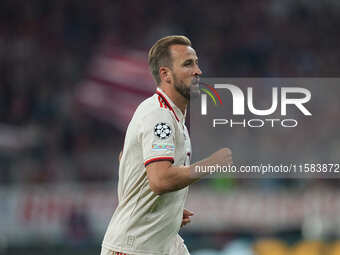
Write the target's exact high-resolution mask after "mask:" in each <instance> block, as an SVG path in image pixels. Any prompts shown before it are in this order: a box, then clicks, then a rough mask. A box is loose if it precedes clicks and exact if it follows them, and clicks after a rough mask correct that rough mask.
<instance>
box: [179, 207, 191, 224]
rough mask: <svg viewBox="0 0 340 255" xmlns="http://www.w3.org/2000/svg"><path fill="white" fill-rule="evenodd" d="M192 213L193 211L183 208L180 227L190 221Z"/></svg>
mask: <svg viewBox="0 0 340 255" xmlns="http://www.w3.org/2000/svg"><path fill="white" fill-rule="evenodd" d="M193 215H194V213H193V212H190V211H189V210H187V209H184V210H183V219H182V224H181V227H184V226H185V225H186V224H188V223H190V222H191V220H190V217H191V216H193Z"/></svg>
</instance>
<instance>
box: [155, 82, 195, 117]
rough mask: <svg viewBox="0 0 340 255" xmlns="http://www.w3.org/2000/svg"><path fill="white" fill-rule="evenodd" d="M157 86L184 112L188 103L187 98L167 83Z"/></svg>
mask: <svg viewBox="0 0 340 255" xmlns="http://www.w3.org/2000/svg"><path fill="white" fill-rule="evenodd" d="M159 87H160V88H161V89H162V90H163V91H164V93H165V94H166V95H167V96H168V97H169V98H170V99H171V100H172V102H174V104H175V105H176V106H177V107H178V108H179V109H180V110H181V112H182V113H183V114H184V113H185V109H186V108H187V105H188V100H187V99H186V98H185V97H183V96H182V95H181V94H180V93H178V91H177V90H176V89H175V88H174V87H173V86H169V85H168V84H165V85H164V84H160V85H159Z"/></svg>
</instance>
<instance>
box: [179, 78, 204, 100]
mask: <svg viewBox="0 0 340 255" xmlns="http://www.w3.org/2000/svg"><path fill="white" fill-rule="evenodd" d="M198 83H199V80H198V79H196V78H194V79H193V80H192V83H191V86H189V87H187V86H186V85H185V83H184V82H183V81H181V80H178V79H177V77H176V76H174V87H175V89H176V91H177V92H178V93H179V94H181V95H182V96H183V97H184V98H185V99H186V100H188V101H190V94H191V93H190V92H192V93H193V95H194V96H195V97H196V96H198V95H199V84H198ZM196 94H197V95H196Z"/></svg>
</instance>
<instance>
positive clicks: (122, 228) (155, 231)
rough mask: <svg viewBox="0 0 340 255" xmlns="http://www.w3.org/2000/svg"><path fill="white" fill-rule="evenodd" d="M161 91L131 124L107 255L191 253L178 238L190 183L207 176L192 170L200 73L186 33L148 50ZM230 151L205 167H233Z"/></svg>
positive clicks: (105, 244)
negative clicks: (193, 98) (189, 123)
mask: <svg viewBox="0 0 340 255" xmlns="http://www.w3.org/2000/svg"><path fill="white" fill-rule="evenodd" d="M148 61H149V66H150V69H151V71H152V75H153V77H154V79H155V81H156V83H157V90H156V93H155V94H154V95H153V96H152V97H150V98H148V99H146V100H145V101H144V102H142V103H141V104H140V105H139V106H138V108H137V110H136V112H135V113H134V115H133V117H132V120H131V122H130V124H129V126H128V129H127V132H126V137H125V142H124V147H123V148H124V149H123V152H122V155H121V160H120V164H119V182H118V199H119V202H118V206H117V208H116V210H115V212H114V214H113V216H112V219H111V221H110V223H109V226H108V228H107V231H106V234H105V237H104V241H103V244H102V252H101V254H102V255H112V254H119V255H120V254H129V255H130V254H131V255H165V254H171V255H176V254H181V255H185V254H189V252H188V250H187V248H186V246H185V244H184V241H183V239H182V238H181V237H180V236H179V235H178V231H179V229H180V227H181V226H184V225H185V224H187V223H189V222H190V217H191V216H192V215H193V214H192V213H191V212H190V211H189V210H186V209H184V204H185V200H186V197H187V193H188V186H189V185H190V184H192V183H193V182H195V181H197V180H198V179H200V178H201V177H202V176H203V175H204V174H203V173H194V167H195V165H196V164H197V163H196V164H193V165H190V156H191V144H190V138H189V134H188V130H187V128H186V126H185V115H186V107H187V104H188V102H189V100H190V89H191V88H193V87H197V86H198V82H199V76H200V75H201V74H202V72H201V70H200V68H199V66H198V58H197V55H196V52H195V50H194V49H193V48H192V47H191V42H190V40H189V39H188V38H187V37H185V36H167V37H164V38H162V39H160V40H159V41H157V42H156V43H155V44H154V45H153V46H152V48H151V49H150V51H149V56H148ZM231 161H232V159H231V151H230V150H229V149H227V148H224V149H221V150H219V151H217V152H215V153H213V154H212V155H211V156H210V157H208V158H207V159H205V160H202V161H200V162H199V164H200V165H212V164H220V165H229V164H231Z"/></svg>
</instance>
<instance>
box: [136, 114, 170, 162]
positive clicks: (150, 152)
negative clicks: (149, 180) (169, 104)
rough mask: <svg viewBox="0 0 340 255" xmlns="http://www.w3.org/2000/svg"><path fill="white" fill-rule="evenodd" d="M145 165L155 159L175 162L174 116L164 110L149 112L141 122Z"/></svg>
mask: <svg viewBox="0 0 340 255" xmlns="http://www.w3.org/2000/svg"><path fill="white" fill-rule="evenodd" d="M141 126H142V127H141V131H142V134H141V144H142V148H143V149H142V150H143V160H144V166H145V167H146V166H147V165H149V164H150V163H152V162H155V161H164V160H166V161H170V162H172V163H173V162H174V158H175V151H176V143H175V128H174V123H173V118H171V116H170V114H169V113H168V112H166V111H164V110H159V111H155V112H153V113H150V114H148V116H145V118H143V120H142V124H141Z"/></svg>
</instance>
